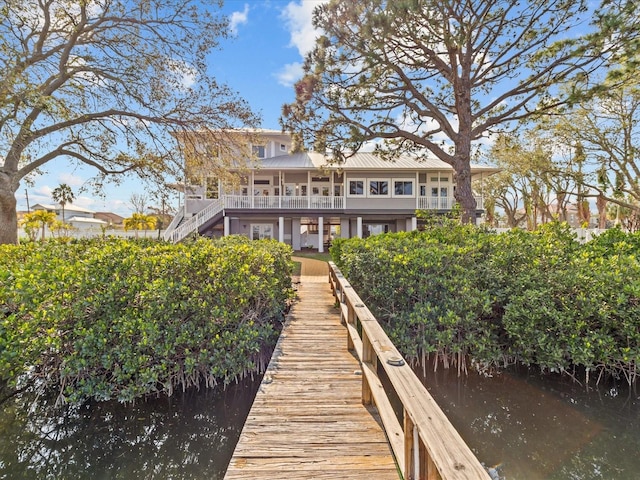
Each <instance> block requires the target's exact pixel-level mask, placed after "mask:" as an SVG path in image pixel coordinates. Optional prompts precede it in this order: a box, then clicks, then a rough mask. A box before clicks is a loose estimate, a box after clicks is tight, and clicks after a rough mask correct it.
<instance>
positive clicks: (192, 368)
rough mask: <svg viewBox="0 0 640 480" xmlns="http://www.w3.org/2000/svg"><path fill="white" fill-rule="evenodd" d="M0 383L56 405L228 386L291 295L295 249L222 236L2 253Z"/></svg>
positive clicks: (274, 326) (267, 336)
mask: <svg viewBox="0 0 640 480" xmlns="http://www.w3.org/2000/svg"><path fill="white" fill-rule="evenodd" d="M1 248H2V252H0V254H1V255H2V257H1V258H2V261H1V262H2V267H1V268H0V271H1V272H2V273H1V274H0V299H1V301H2V304H3V307H2V308H3V309H2V310H1V311H0V315H2V317H1V323H0V372H1V373H0V375H2V380H1V381H3V382H4V383H5V385H7V386H9V387H13V388H16V387H20V385H21V382H25V381H29V382H33V381H36V380H37V382H38V383H39V386H40V388H59V389H60V395H61V397H60V398H61V399H62V400H67V401H73V402H76V401H81V400H82V399H84V398H87V397H93V398H96V399H104V400H106V399H112V398H117V399H119V400H121V401H131V400H133V399H135V398H137V397H140V396H143V395H148V394H150V393H164V394H169V395H170V394H171V393H172V391H173V389H174V388H176V387H179V388H183V389H184V388H187V387H190V386H199V385H200V384H201V382H204V384H205V385H207V386H210V385H214V384H216V383H217V382H223V383H225V384H226V383H228V382H230V381H232V380H233V379H234V378H237V377H238V376H241V375H244V374H246V373H247V372H249V371H252V370H256V369H257V368H258V364H262V363H264V361H265V352H266V351H267V350H268V349H269V348H270V347H271V346H272V345H273V344H274V343H275V340H276V338H277V335H278V331H279V325H280V322H281V320H282V319H283V313H284V310H285V307H286V304H287V300H288V299H289V298H290V295H291V288H290V272H291V262H290V256H291V250H290V248H289V247H287V246H285V245H283V244H280V243H277V242H273V241H260V242H250V241H249V240H247V239H241V238H233V237H232V238H227V239H223V240H220V241H207V240H200V241H197V242H195V243H192V244H179V245H171V244H166V243H159V242H153V241H150V240H144V241H131V240H118V239H109V240H79V241H76V242H70V243H59V242H47V243H45V244H42V245H41V244H29V245H26V246H3V247H1Z"/></svg>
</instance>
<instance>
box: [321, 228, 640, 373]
mask: <svg viewBox="0 0 640 480" xmlns="http://www.w3.org/2000/svg"><path fill="white" fill-rule="evenodd" d="M332 248H333V249H332V255H333V257H334V260H335V261H336V263H337V264H338V265H339V266H340V268H341V270H342V272H343V273H344V274H345V276H346V277H347V278H349V281H350V282H351V283H352V284H353V285H354V287H355V288H356V289H357V291H358V293H359V294H360V295H361V297H362V298H363V300H364V301H365V302H366V303H367V305H368V306H369V307H370V308H371V309H372V311H373V312H374V313H375V314H376V316H377V317H378V318H379V319H380V320H381V322H382V323H383V324H384V325H385V326H386V328H387V331H388V333H389V335H390V337H391V338H392V340H393V341H394V343H396V345H397V346H398V347H399V348H400V349H401V351H402V352H403V353H404V354H405V355H406V356H407V357H409V358H411V359H422V360H424V359H425V358H426V357H427V356H429V355H431V356H433V357H434V358H439V359H442V360H444V361H445V362H449V361H452V360H453V361H454V362H456V361H457V362H458V367H462V368H465V367H466V361H467V360H471V361H472V362H474V363H475V364H476V365H477V366H479V367H482V368H484V367H494V366H499V365H505V364H508V363H511V362H522V363H525V364H535V365H539V366H540V367H541V368H542V369H544V370H550V371H562V372H567V373H572V372H573V370H574V369H575V367H583V368H584V370H585V371H586V375H587V376H590V375H593V374H594V372H595V373H596V374H598V375H600V374H601V373H603V372H604V373H613V374H614V375H619V376H624V377H625V378H626V379H627V380H628V381H629V382H633V381H635V379H636V378H637V375H638V373H637V366H638V364H639V361H640V308H639V307H640V262H639V261H638V253H640V234H626V233H623V232H621V231H619V230H610V231H608V232H606V233H604V234H602V235H600V236H599V237H597V238H596V239H595V240H593V241H591V242H589V243H587V244H585V245H581V244H580V243H579V242H577V241H576V239H575V237H574V235H573V234H572V233H571V230H570V229H569V228H568V226H566V225H565V224H559V223H553V224H547V225H544V226H542V227H541V228H540V229H538V230H537V231H535V232H525V231H522V230H512V231H510V232H507V233H504V234H494V233H492V232H490V231H486V230H483V229H480V228H476V227H472V226H459V225H458V226H452V225H447V226H441V227H433V228H430V229H429V230H427V231H424V232H411V233H398V234H387V235H379V236H373V237H370V238H368V239H366V240H358V239H354V240H348V241H344V240H340V241H337V242H336V243H335V244H334V246H333V247H332ZM434 354H435V355H434ZM463 359H464V362H463V361H462V360H463ZM461 363H462V365H461Z"/></svg>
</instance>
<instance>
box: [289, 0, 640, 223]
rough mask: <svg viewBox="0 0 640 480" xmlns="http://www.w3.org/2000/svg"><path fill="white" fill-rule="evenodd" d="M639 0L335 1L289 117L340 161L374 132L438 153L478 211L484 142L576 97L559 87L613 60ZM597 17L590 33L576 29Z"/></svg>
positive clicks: (391, 148) (300, 136)
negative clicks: (594, 2) (594, 4)
mask: <svg viewBox="0 0 640 480" xmlns="http://www.w3.org/2000/svg"><path fill="white" fill-rule="evenodd" d="M635 2H636V0H632V1H631V2H624V3H625V5H624V8H619V6H618V5H614V3H615V2H609V1H608V0H603V7H602V8H601V9H600V10H599V11H598V12H596V13H595V14H592V12H589V11H588V9H587V2H586V1H575V0H547V1H545V0H539V1H531V2H521V1H519V0H508V1H504V2H497V1H495V0H478V1H473V2H472V1H461V0H407V1H393V2H390V1H385V0H357V1H355V0H354V1H349V2H344V1H340V0H332V1H330V2H328V3H327V4H323V5H320V6H318V7H317V8H316V10H315V11H314V25H315V27H317V28H318V29H320V30H321V31H322V32H324V33H323V35H322V36H320V37H319V38H318V40H317V42H316V46H315V48H314V49H313V51H312V52H311V53H310V54H309V55H308V57H307V59H306V61H305V66H304V70H305V75H304V76H303V78H302V79H301V80H300V81H299V82H298V83H297V84H296V86H295V90H296V100H295V102H294V103H292V104H288V105H285V106H284V107H283V116H282V119H281V121H282V125H283V127H284V128H285V129H288V130H291V131H292V132H294V133H295V136H296V139H297V141H298V146H299V147H300V148H301V147H302V146H308V145H311V144H313V145H314V147H315V149H316V150H318V151H323V152H324V151H326V150H328V149H329V150H332V151H333V154H334V160H335V161H336V162H341V161H344V160H345V159H346V158H348V155H349V153H351V152H355V151H357V150H359V149H360V148H361V147H362V146H363V145H364V144H365V142H371V141H377V142H378V143H377V146H376V150H377V151H378V152H379V153H380V154H381V155H383V156H384V157H385V158H388V159H393V158H395V157H396V156H398V155H400V154H402V153H412V154H417V155H426V152H427V151H429V152H431V153H432V154H435V155H436V156H437V157H438V158H439V159H440V160H442V161H444V162H446V163H448V164H449V165H451V166H452V167H453V169H454V171H455V176H456V191H455V197H456V200H457V201H458V202H459V203H460V205H461V206H462V209H463V220H465V221H472V220H473V219H474V218H475V209H476V203H475V200H474V197H473V192H472V190H471V171H470V162H471V159H472V156H473V154H474V145H475V144H476V142H478V141H479V140H481V139H482V138H483V137H486V136H487V135H489V134H491V133H492V132H494V131H497V130H499V129H500V128H506V127H507V126H509V125H511V124H513V123H514V122H516V121H519V120H522V119H526V118H529V117H532V116H535V115H540V114H543V113H545V112H548V111H554V110H555V109H556V108H558V107H559V106H560V105H563V104H564V103H565V102H567V101H568V100H569V98H570V96H566V97H559V96H553V88H554V86H556V85H558V84H560V83H562V82H565V81H567V80H569V79H571V78H572V77H574V76H576V75H579V76H580V78H589V77H590V76H591V75H592V74H594V73H595V72H598V71H599V69H600V68H601V67H603V66H604V65H605V64H606V61H612V60H613V58H614V57H615V54H616V53H617V52H620V51H621V50H620V48H619V47H620V43H623V42H625V41H627V40H628V37H629V36H632V35H633V34H634V30H633V29H631V27H630V26H629V25H635V23H634V22H637V20H636V19H635V18H636V17H635V11H634V10H635V9H634V7H633V5H632V6H631V8H628V7H629V6H628V5H627V4H629V3H635ZM610 12H615V13H616V14H618V16H617V17H615V16H613V15H610ZM588 18H593V19H594V20H593V23H594V24H595V25H594V27H593V28H592V30H591V31H590V32H586V33H584V34H583V35H582V36H579V35H577V34H576V32H575V31H572V29H575V27H576V26H577V25H578V24H581V25H582V26H583V28H584V26H585V20H587V19H588ZM614 18H615V19H616V20H615V21H614V20H612V19H614ZM625 21H626V23H625ZM622 25H624V26H625V29H624V30H623V29H622ZM621 32H623V33H624V35H622V34H621ZM616 35H617V36H616Z"/></svg>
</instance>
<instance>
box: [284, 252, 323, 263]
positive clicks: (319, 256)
mask: <svg viewBox="0 0 640 480" xmlns="http://www.w3.org/2000/svg"><path fill="white" fill-rule="evenodd" d="M293 256H294V257H304V258H311V259H313V260H320V261H322V262H328V261H329V260H331V255H330V254H329V253H328V252H325V253H318V252H293Z"/></svg>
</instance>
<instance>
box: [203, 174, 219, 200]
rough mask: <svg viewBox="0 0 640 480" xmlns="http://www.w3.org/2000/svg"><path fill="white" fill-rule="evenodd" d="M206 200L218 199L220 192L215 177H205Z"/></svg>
mask: <svg viewBox="0 0 640 480" xmlns="http://www.w3.org/2000/svg"><path fill="white" fill-rule="evenodd" d="M206 196H207V198H219V197H220V190H219V188H218V179H217V178H215V177H207V193H206Z"/></svg>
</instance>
